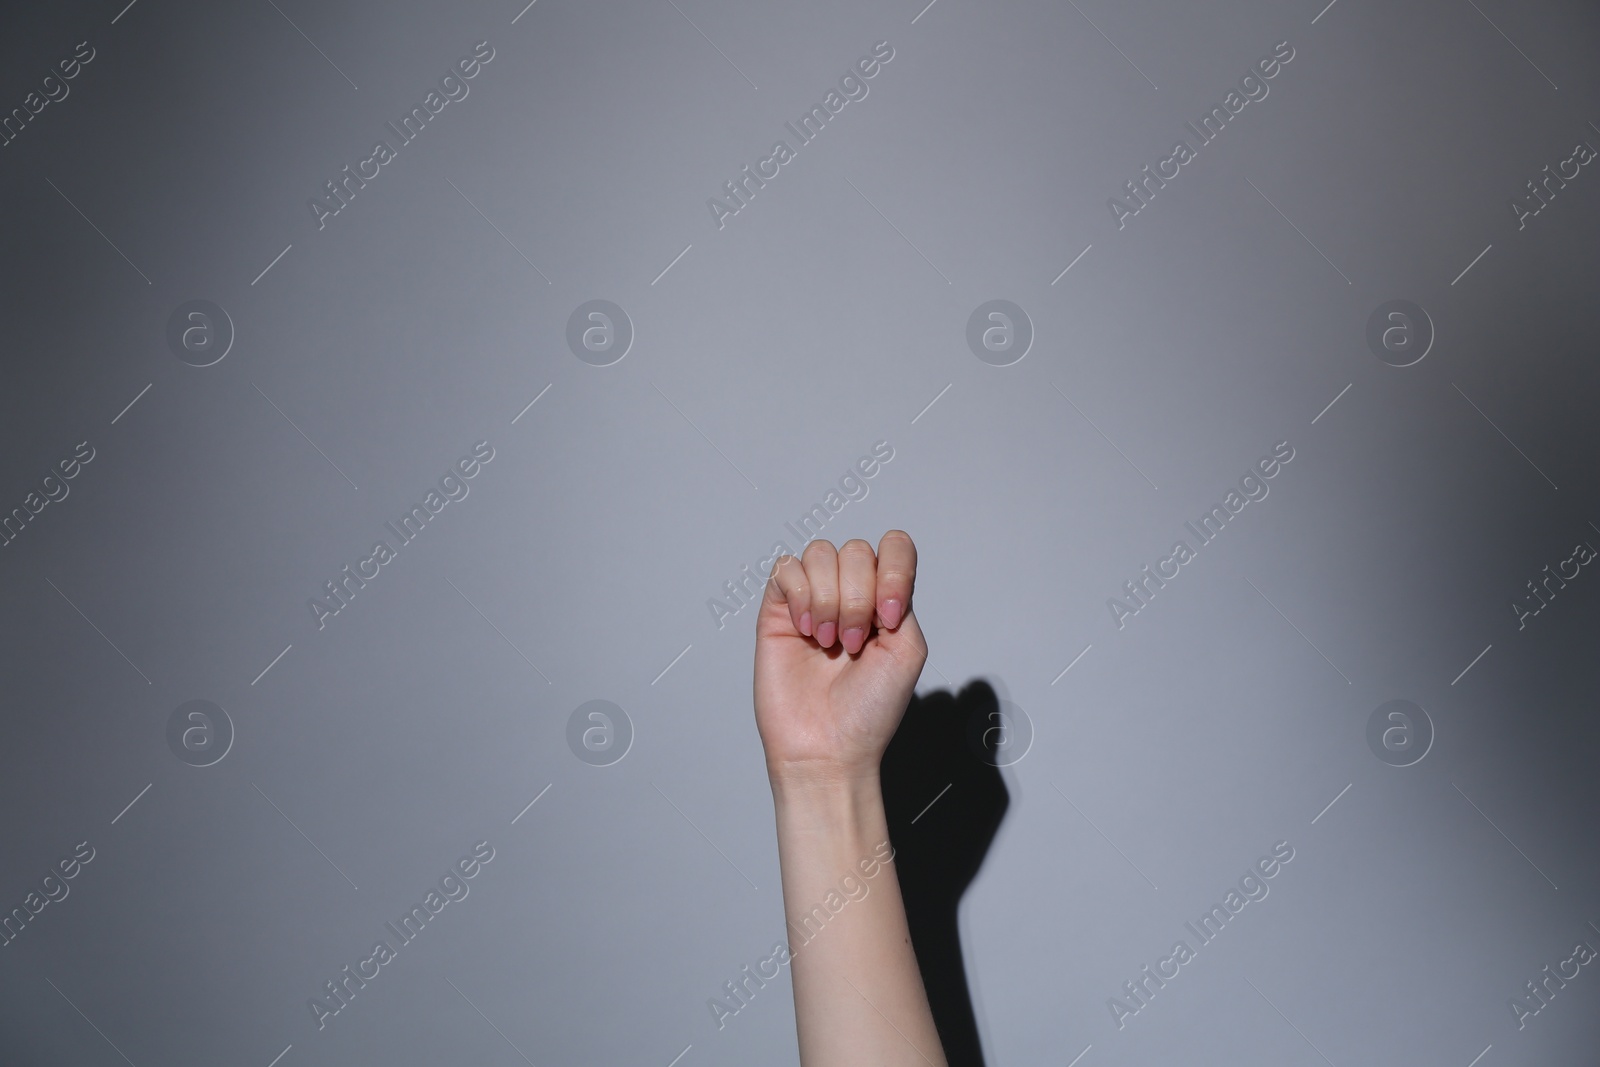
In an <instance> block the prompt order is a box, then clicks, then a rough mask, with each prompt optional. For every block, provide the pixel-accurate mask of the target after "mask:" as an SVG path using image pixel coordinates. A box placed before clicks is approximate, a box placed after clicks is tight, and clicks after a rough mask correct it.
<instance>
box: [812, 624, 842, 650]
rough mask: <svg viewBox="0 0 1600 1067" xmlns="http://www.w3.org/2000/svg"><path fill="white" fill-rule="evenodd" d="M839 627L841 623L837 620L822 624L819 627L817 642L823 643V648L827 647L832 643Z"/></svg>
mask: <svg viewBox="0 0 1600 1067" xmlns="http://www.w3.org/2000/svg"><path fill="white" fill-rule="evenodd" d="M838 629H839V624H838V623H835V622H825V623H823V624H822V625H821V626H819V627H817V644H819V645H821V646H822V647H823V648H827V647H829V646H830V645H832V644H833V635H834V634H835V633H837V632H838Z"/></svg>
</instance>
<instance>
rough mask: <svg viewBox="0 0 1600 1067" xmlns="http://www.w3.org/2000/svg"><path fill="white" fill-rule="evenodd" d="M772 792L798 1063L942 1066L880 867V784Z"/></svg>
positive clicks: (884, 827) (775, 788)
mask: <svg viewBox="0 0 1600 1067" xmlns="http://www.w3.org/2000/svg"><path fill="white" fill-rule="evenodd" d="M772 793H773V802H774V807H775V810H776V814H777V823H778V861H779V865H780V867H781V868H782V872H783V901H784V912H785V915H786V918H787V920H788V923H789V927H788V934H789V946H790V953H791V956H792V959H791V963H790V975H791V977H792V979H793V981H794V1003H795V1024H796V1029H797V1031H798V1034H799V1039H800V1062H801V1064H802V1065H803V1067H842V1065H847V1064H848V1065H852V1067H853V1065H856V1064H862V1063H871V1064H875V1065H876V1064H884V1065H900V1064H905V1065H907V1067H923V1065H932V1067H945V1062H946V1061H945V1057H944V1053H943V1051H942V1050H941V1048H940V1044H939V1034H938V1031H937V1029H936V1028H935V1027H934V1022H933V1013H932V1012H931V1011H930V1010H929V1008H928V997H927V993H926V991H925V990H924V989H923V985H922V975H921V973H920V972H919V971H918V969H917V958H916V954H915V952H914V951H913V949H912V945H911V934H910V931H909V929H908V928H907V926H906V914H905V905H904V903H903V902H902V901H901V897H900V883H899V879H898V878H897V876H896V874H895V867H894V864H893V862H892V861H891V862H884V861H883V857H884V856H887V855H890V854H891V853H890V850H889V848H888V847H887V844H886V843H887V842H888V840H889V829H888V822H887V819H886V817H885V815H884V808H883V794H882V791H881V788H880V786H879V783H878V779H877V778H876V777H872V778H865V779H855V780H851V781H848V782H827V783H818V782H797V781H790V780H785V779H782V778H774V779H773V783H772ZM869 871H870V872H873V873H871V874H868V872H869ZM847 876H848V877H849V878H850V879H851V881H849V882H846V881H845V879H846V877H847ZM852 886H854V887H855V889H854V890H853V891H852V889H851V887H852ZM862 886H865V887H866V889H865V893H864V895H863V894H862V890H861V888H860V887H862ZM830 894H831V895H832V896H833V899H832V901H831V903H832V905H833V908H834V909H837V910H830V908H829V906H828V904H829V903H830V901H829V897H830ZM840 901H843V903H842V904H841V903H840Z"/></svg>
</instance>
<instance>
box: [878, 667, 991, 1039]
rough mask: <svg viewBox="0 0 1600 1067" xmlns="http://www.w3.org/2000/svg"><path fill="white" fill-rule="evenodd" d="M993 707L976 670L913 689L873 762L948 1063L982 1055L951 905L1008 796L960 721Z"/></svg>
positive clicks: (974, 869) (979, 860)
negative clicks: (944, 684) (878, 760)
mask: <svg viewBox="0 0 1600 1067" xmlns="http://www.w3.org/2000/svg"><path fill="white" fill-rule="evenodd" d="M999 710H1000V700H999V697H998V696H997V695H996V694H995V691H994V689H993V688H992V687H991V686H990V685H989V684H988V683H987V682H984V681H981V680H980V681H974V682H970V683H968V684H967V686H966V688H964V689H962V690H961V693H960V694H959V695H955V696H953V695H951V694H950V693H949V692H948V691H943V690H941V691H938V692H935V693H930V694H929V695H927V696H925V697H918V696H914V697H912V698H911V704H910V706H909V707H907V708H906V714H905V718H903V719H902V720H901V722H900V728H899V729H898V730H897V731H896V732H895V735H894V739H893V740H892V741H890V742H889V747H888V748H887V749H886V750H885V752H884V754H883V763H882V768H881V771H880V779H881V781H882V784H883V802H884V808H885V810H886V812H887V814H888V820H889V837H890V839H891V840H892V841H893V843H894V849H895V856H894V864H895V868H896V871H897V873H898V875H899V879H900V893H901V896H902V897H903V898H904V900H905V906H906V921H907V923H908V925H909V926H910V928H911V943H912V946H913V947H914V948H915V949H916V953H917V965H918V967H919V968H920V969H921V971H922V981H923V984H924V985H925V986H926V987H927V990H928V1002H929V1005H930V1006H931V1007H932V1009H933V1018H934V1022H935V1023H936V1024H937V1026H938V1028H939V1039H940V1041H942V1042H943V1044H944V1051H945V1056H946V1058H947V1059H948V1060H949V1061H950V1064H951V1067H982V1065H983V1046H982V1044H981V1043H980V1042H979V1040H978V1026H977V1022H976V1020H975V1018H974V1015H973V1011H972V997H971V994H970V993H969V991H968V989H967V973H966V967H965V964H964V963H963V962H962V958H961V933H960V930H959V928H958V926H957V922H956V909H957V907H958V906H959V905H960V903H961V896H962V894H963V893H965V892H966V891H967V886H969V885H970V884H972V879H973V878H974V877H975V876H976V875H977V873H978V868H979V867H981V866H982V865H983V858H984V856H985V855H986V854H987V853H988V851H989V844H990V842H992V841H993V840H994V835H995V832H996V831H997V830H998V829H999V828H1000V820H1001V819H1002V818H1004V817H1005V813H1006V808H1007V806H1008V805H1009V804H1010V802H1011V801H1010V794H1009V793H1008V792H1007V791H1006V786H1005V781H1004V780H1003V779H1002V778H1001V776H1000V770H999V768H998V767H995V766H991V765H990V764H989V763H986V762H984V761H983V760H982V759H980V758H979V756H978V753H977V752H975V751H974V750H973V749H972V748H970V747H969V746H968V742H967V730H968V724H969V723H971V722H972V721H974V719H978V720H981V721H984V722H988V721H991V719H990V715H991V713H994V712H998V711H999ZM946 786H948V787H949V788H948V790H946ZM941 790H945V791H944V792H943V794H942V795H941ZM935 797H937V798H938V799H937V801H935V802H934V803H933V804H932V805H931V806H930V804H929V802H930V801H933V800H934V798H935Z"/></svg>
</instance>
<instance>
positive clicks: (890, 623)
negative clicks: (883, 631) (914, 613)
mask: <svg viewBox="0 0 1600 1067" xmlns="http://www.w3.org/2000/svg"><path fill="white" fill-rule="evenodd" d="M904 610H905V609H904V607H903V606H902V605H901V603H900V601H898V600H892V599H891V600H885V601H884V602H883V624H884V625H885V626H887V627H888V628H889V629H891V630H892V629H894V628H895V627H896V626H899V625H900V616H901V613H902V612H903V611H904Z"/></svg>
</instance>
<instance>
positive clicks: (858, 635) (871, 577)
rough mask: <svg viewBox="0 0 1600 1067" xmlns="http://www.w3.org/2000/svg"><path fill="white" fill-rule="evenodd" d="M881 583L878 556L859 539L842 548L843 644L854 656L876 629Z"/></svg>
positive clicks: (840, 621) (841, 635) (840, 631)
mask: <svg viewBox="0 0 1600 1067" xmlns="http://www.w3.org/2000/svg"><path fill="white" fill-rule="evenodd" d="M877 584H878V557H877V556H876V555H874V554H873V551H872V545H871V544H869V543H868V542H866V541H863V540H861V539H860V538H859V537H857V538H853V539H851V540H849V541H846V542H845V543H844V544H842V545H840V546H839V644H840V645H842V646H844V650H845V651H846V652H848V653H850V655H852V656H853V655H855V654H856V653H857V652H860V651H861V646H862V645H864V644H866V643H867V634H868V632H869V631H870V629H871V627H872V611H873V605H874V603H875V601H874V600H873V590H874V589H876V588H877Z"/></svg>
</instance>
